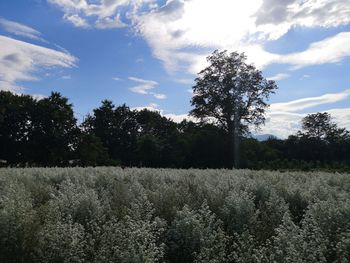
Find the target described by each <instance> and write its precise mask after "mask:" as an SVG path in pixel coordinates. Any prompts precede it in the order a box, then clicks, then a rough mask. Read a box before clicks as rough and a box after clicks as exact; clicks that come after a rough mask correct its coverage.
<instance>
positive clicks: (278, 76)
mask: <svg viewBox="0 0 350 263" xmlns="http://www.w3.org/2000/svg"><path fill="white" fill-rule="evenodd" d="M289 76H290V75H289V74H286V73H278V74H276V75H274V76H271V77H268V78H267V79H268V80H274V81H278V80H283V79H286V78H289Z"/></svg>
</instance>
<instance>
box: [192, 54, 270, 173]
mask: <svg viewBox="0 0 350 263" xmlns="http://www.w3.org/2000/svg"><path fill="white" fill-rule="evenodd" d="M246 59H247V58H246V56H245V55H244V54H239V53H236V52H232V53H229V54H228V53H227V51H217V50H216V51H214V52H213V54H211V55H210V56H208V57H207V61H208V63H209V66H208V67H206V68H205V69H203V70H202V71H201V72H200V73H199V74H198V77H197V78H196V79H195V82H196V83H195V85H194V86H193V94H194V96H193V98H192V101H191V103H192V106H194V109H193V110H192V111H191V112H190V114H192V115H193V116H195V117H197V118H200V119H201V120H205V121H208V120H209V121H210V120H211V121H213V120H214V121H215V122H216V124H217V125H218V126H220V127H222V128H223V129H224V130H225V131H227V134H228V138H229V142H231V143H230V145H231V149H233V146H235V150H236V151H235V153H234V159H235V167H237V166H238V165H239V164H238V156H237V155H238V137H239V136H242V135H245V134H247V133H248V131H249V125H255V126H256V127H258V126H259V125H261V124H263V123H264V121H265V116H264V114H265V110H266V108H267V107H268V104H267V102H266V100H267V99H268V98H269V95H270V94H271V93H274V91H275V90H276V89H277V86H276V84H275V82H274V81H269V80H266V79H265V78H264V77H263V76H262V72H261V71H259V70H257V69H256V68H255V66H254V65H249V64H247V63H246ZM234 137H235V139H234V141H233V140H232V139H233V138H234ZM237 168H238V167H237Z"/></svg>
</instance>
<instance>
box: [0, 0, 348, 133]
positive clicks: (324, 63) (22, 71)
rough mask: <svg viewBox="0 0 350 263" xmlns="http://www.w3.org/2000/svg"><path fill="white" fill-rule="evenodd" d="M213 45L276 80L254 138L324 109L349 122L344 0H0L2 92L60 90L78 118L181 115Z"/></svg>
mask: <svg viewBox="0 0 350 263" xmlns="http://www.w3.org/2000/svg"><path fill="white" fill-rule="evenodd" d="M243 2H247V3H243ZM215 49H227V50H230V51H238V52H245V53H246V55H247V56H248V61H249V62H250V63H254V64H255V65H256V66H257V67H258V68H259V69H261V70H262V71H263V74H264V76H265V77H267V78H270V79H274V80H276V82H277V84H278V86H279V90H278V91H277V92H276V94H275V95H273V96H272V97H271V100H270V103H271V108H270V110H269V111H268V112H267V121H266V125H265V126H264V127H262V130H261V131H260V132H259V133H272V134H275V135H277V136H279V137H281V138H285V137H286V136H288V135H289V134H291V133H295V132H296V131H297V130H298V129H299V128H300V120H301V118H302V117H303V116H305V115H306V114H308V113H314V112H317V111H328V112H330V113H331V114H332V116H333V117H334V120H335V121H336V122H337V123H338V124H339V125H340V126H342V127H347V128H348V129H350V85H349V82H350V70H349V69H350V2H349V0H328V1H324V0H303V1H301V0H285V1H280V0H250V1H238V0H237V1H236V0H168V1H164V0H163V1H157V0H11V1H0V89H2V90H11V91H14V92H17V93H25V94H31V95H34V96H38V97H39V98H40V97H42V96H47V95H49V94H50V92H51V91H59V92H61V93H62V94H63V95H64V96H66V97H68V98H69V99H70V102H71V103H73V105H74V111H75V113H76V116H77V117H78V118H79V119H80V120H81V119H83V117H84V116H85V115H86V114H87V113H89V112H91V111H92V109H93V108H96V107H98V106H99V105H100V102H101V100H103V99H110V100H112V101H113V102H114V103H115V104H116V105H120V104H123V103H126V104H127V105H129V106H130V107H132V108H143V107H147V108H149V109H154V110H158V111H160V112H161V114H163V115H164V116H166V117H170V118H173V119H174V120H176V121H180V120H182V119H183V118H185V117H186V115H187V113H188V111H189V110H190V109H191V105H190V100H191V96H192V93H191V86H192V84H193V83H194V81H193V80H194V78H195V77H196V73H197V72H199V71H200V70H201V69H203V68H204V67H205V65H206V62H205V57H206V56H207V55H208V54H210V53H211V52H212V51H213V50H215Z"/></svg>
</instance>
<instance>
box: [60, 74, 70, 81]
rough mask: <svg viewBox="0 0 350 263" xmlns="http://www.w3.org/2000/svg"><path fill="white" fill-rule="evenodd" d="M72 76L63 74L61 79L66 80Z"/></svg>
mask: <svg viewBox="0 0 350 263" xmlns="http://www.w3.org/2000/svg"><path fill="white" fill-rule="evenodd" d="M71 78H72V76H71V75H65V76H62V79H65V80H68V79H71Z"/></svg>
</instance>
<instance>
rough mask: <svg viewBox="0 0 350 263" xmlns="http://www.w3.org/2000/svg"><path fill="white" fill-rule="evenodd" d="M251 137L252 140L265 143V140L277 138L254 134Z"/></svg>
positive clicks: (271, 135)
mask: <svg viewBox="0 0 350 263" xmlns="http://www.w3.org/2000/svg"><path fill="white" fill-rule="evenodd" d="M252 137H253V138H254V139H257V140H258V141H259V142H262V141H266V140H268V139H269V138H271V137H272V138H275V139H278V138H277V136H275V135H273V134H255V135H253V136H252Z"/></svg>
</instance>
